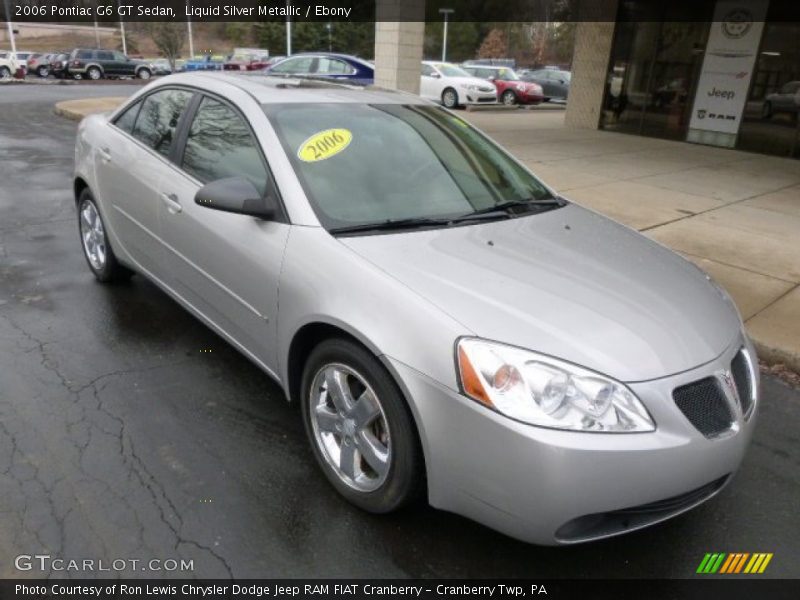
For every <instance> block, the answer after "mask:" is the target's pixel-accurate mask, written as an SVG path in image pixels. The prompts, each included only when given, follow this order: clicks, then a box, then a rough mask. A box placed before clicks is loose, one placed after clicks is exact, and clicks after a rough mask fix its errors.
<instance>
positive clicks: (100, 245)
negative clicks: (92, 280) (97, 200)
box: [81, 200, 106, 271]
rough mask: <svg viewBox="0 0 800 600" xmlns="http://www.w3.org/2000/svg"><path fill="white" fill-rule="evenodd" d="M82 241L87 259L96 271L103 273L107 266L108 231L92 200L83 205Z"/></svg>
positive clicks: (84, 202)
mask: <svg viewBox="0 0 800 600" xmlns="http://www.w3.org/2000/svg"><path fill="white" fill-rule="evenodd" d="M81 239H82V240H83V251H84V252H85V253H86V258H88V259H89V263H90V264H91V265H92V268H93V269H94V270H95V271H102V270H103V267H105V265H106V230H105V228H104V227H103V220H102V219H101V218H100V213H99V212H97V207H96V206H95V205H94V202H92V201H91V200H84V201H83V204H81Z"/></svg>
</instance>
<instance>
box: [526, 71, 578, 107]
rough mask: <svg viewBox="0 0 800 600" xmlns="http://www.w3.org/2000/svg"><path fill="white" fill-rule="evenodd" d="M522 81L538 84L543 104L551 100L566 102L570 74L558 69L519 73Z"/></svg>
mask: <svg viewBox="0 0 800 600" xmlns="http://www.w3.org/2000/svg"><path fill="white" fill-rule="evenodd" d="M520 79H522V81H530V82H531V83H538V84H539V85H540V86H542V91H543V92H544V100H545V102H549V101H551V100H555V101H561V102H566V100H567V97H568V96H569V84H570V81H571V79H572V73H570V72H569V71H560V70H558V69H539V70H537V71H527V72H524V73H520Z"/></svg>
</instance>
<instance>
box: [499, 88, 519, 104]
mask: <svg viewBox="0 0 800 600" xmlns="http://www.w3.org/2000/svg"><path fill="white" fill-rule="evenodd" d="M500 100H501V101H502V102H503V104H505V105H506V106H516V104H517V95H516V94H515V93H514V92H513V91H511V90H506V91H505V92H503V95H502V96H501V97H500Z"/></svg>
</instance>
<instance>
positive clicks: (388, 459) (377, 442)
mask: <svg viewBox="0 0 800 600" xmlns="http://www.w3.org/2000/svg"><path fill="white" fill-rule="evenodd" d="M301 390H302V396H301V405H302V412H303V422H304V425H305V429H306V434H307V435H308V439H309V441H310V442H311V447H312V450H313V452H314V456H315V458H316V459H317V462H318V463H319V465H320V467H321V468H322V470H323V472H324V473H325V476H326V477H327V478H328V480H329V481H330V482H331V484H332V485H333V487H334V488H336V490H337V491H338V492H339V493H340V494H341V495H342V496H344V497H345V498H346V499H347V500H349V501H350V502H351V503H352V504H355V505H356V506H358V507H359V508H361V509H363V510H366V511H368V512H371V513H388V512H391V511H393V510H396V509H398V508H400V507H402V506H404V505H407V504H409V503H410V502H412V501H413V500H415V499H416V498H417V497H418V496H419V494H420V492H421V490H422V485H423V459H422V450H421V448H420V444H419V439H418V437H417V432H416V428H415V426H414V422H413V418H412V416H411V413H410V410H409V408H408V406H407V404H406V402H405V399H404V398H403V396H402V393H401V392H400V390H399V389H398V387H397V384H396V383H395V381H394V379H392V377H391V375H390V374H389V373H388V372H387V371H386V369H385V368H384V367H383V365H382V364H381V363H380V362H379V361H378V359H376V358H375V356H373V355H372V354H371V353H370V352H368V351H367V350H366V349H364V348H363V347H361V346H359V345H357V344H356V343H354V342H351V341H349V340H346V339H338V338H334V339H329V340H325V341H323V342H322V343H320V344H319V345H318V346H317V347H316V348H315V349H314V350H313V351H312V352H311V355H310V356H309V358H308V361H307V362H306V365H305V368H304V370H303V379H302V384H301Z"/></svg>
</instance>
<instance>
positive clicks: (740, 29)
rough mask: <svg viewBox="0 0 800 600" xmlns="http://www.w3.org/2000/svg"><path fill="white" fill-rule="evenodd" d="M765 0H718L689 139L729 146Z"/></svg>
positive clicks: (749, 74) (736, 127) (742, 101)
mask: <svg viewBox="0 0 800 600" xmlns="http://www.w3.org/2000/svg"><path fill="white" fill-rule="evenodd" d="M767 4H768V0H718V1H717V5H716V7H715V9H714V22H713V23H711V31H710V33H709V36H708V44H707V46H706V53H705V57H704V59H703V68H702V71H701V73H700V78H699V80H698V83H697V93H696V94H695V98H694V107H693V109H692V116H691V120H690V121H689V134H688V136H687V139H688V141H690V142H700V143H704V144H714V145H718V146H733V145H734V144H735V143H736V134H737V133H738V131H739V124H740V123H741V120H742V113H743V111H744V105H745V101H746V100H747V91H748V88H749V87H750V79H751V77H752V73H753V67H754V65H755V60H756V54H757V53H758V44H759V42H760V41H761V32H762V31H763V29H764V19H765V17H766V14H767Z"/></svg>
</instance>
